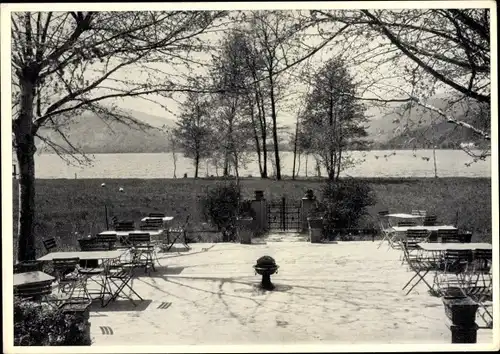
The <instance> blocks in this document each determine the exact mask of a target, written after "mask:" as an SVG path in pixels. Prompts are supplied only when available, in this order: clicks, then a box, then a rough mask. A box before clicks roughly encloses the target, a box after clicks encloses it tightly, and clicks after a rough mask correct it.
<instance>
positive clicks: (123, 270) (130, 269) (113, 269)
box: [102, 263, 144, 307]
mask: <svg viewBox="0 0 500 354" xmlns="http://www.w3.org/2000/svg"><path fill="white" fill-rule="evenodd" d="M135 268H136V264H134V263H122V264H117V265H111V266H110V267H108V268H107V271H106V279H107V281H108V285H109V290H110V292H111V297H110V298H109V299H108V301H107V302H105V303H104V304H103V305H102V306H103V307H105V306H107V305H108V304H109V303H110V302H111V301H115V300H116V299H117V298H118V297H125V298H127V299H129V300H130V301H131V302H132V304H134V306H137V304H136V303H135V302H134V299H133V298H132V296H133V294H135V295H136V296H137V297H138V298H139V299H140V301H143V300H144V299H143V298H142V297H141V296H140V295H139V294H138V293H137V292H136V291H135V290H134V289H133V287H132V279H133V277H134V269H135ZM113 286H114V287H115V289H113ZM126 289H128V290H129V291H130V293H129V294H127V293H126V292H125V290H126Z"/></svg>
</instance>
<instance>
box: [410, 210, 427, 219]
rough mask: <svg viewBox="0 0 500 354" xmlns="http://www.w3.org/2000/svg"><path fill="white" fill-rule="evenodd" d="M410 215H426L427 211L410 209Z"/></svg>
mask: <svg viewBox="0 0 500 354" xmlns="http://www.w3.org/2000/svg"><path fill="white" fill-rule="evenodd" d="M411 215H417V216H424V217H425V216H426V215H427V211H425V210H417V209H413V210H412V211H411Z"/></svg>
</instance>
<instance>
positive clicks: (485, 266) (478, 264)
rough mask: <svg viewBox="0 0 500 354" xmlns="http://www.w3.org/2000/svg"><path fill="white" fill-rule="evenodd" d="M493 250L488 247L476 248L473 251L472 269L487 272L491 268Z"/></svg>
mask: <svg viewBox="0 0 500 354" xmlns="http://www.w3.org/2000/svg"><path fill="white" fill-rule="evenodd" d="M492 260H493V251H492V250H490V249H476V250H474V252H473V262H474V271H479V272H488V271H489V270H490V269H491V262H492Z"/></svg>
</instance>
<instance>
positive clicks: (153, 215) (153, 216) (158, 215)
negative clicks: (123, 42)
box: [148, 213, 165, 218]
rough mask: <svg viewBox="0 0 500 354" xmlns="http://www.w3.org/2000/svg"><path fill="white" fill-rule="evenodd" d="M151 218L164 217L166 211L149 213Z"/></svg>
mask: <svg viewBox="0 0 500 354" xmlns="http://www.w3.org/2000/svg"><path fill="white" fill-rule="evenodd" d="M148 216H149V217H150V218H163V217H165V214H164V213H149V215H148Z"/></svg>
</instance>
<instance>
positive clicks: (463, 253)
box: [444, 250, 473, 262]
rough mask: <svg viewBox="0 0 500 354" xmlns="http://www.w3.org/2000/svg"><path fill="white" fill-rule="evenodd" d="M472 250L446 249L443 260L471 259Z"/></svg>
mask: <svg viewBox="0 0 500 354" xmlns="http://www.w3.org/2000/svg"><path fill="white" fill-rule="evenodd" d="M472 258H473V253H472V250H446V251H445V252H444V259H445V261H448V260H449V261H467V262H470V261H472Z"/></svg>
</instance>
